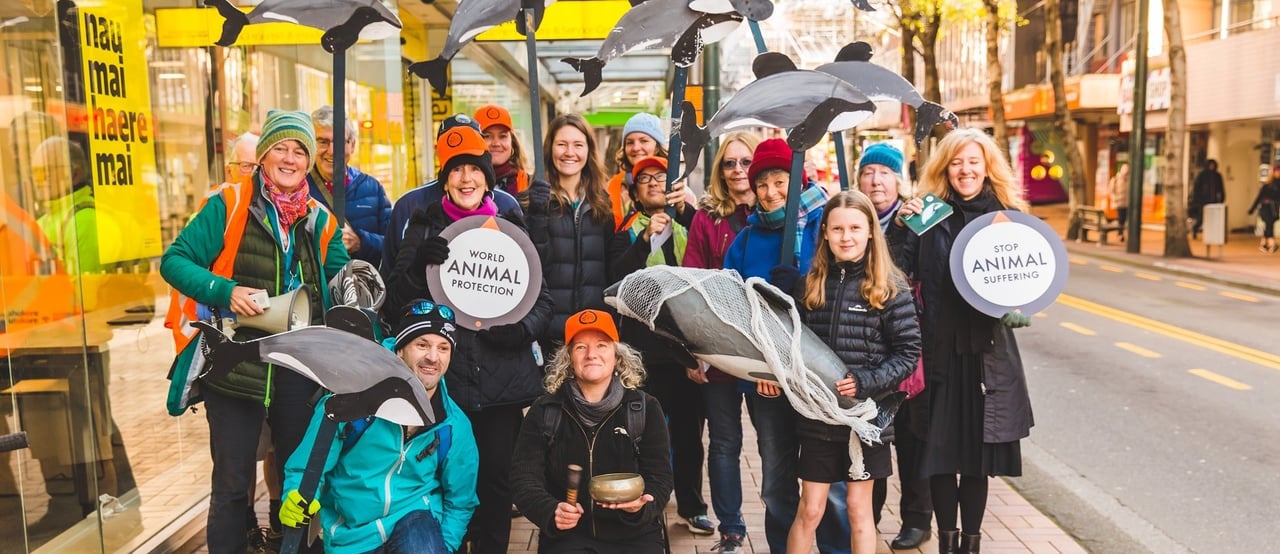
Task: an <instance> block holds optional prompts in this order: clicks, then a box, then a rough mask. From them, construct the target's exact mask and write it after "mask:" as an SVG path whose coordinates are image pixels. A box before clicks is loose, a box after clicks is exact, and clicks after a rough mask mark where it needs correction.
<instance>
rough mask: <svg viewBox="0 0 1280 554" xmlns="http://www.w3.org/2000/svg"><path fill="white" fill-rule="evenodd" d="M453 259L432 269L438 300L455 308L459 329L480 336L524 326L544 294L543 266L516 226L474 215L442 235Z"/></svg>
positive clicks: (429, 278) (433, 293) (429, 280)
mask: <svg viewBox="0 0 1280 554" xmlns="http://www.w3.org/2000/svg"><path fill="white" fill-rule="evenodd" d="M440 237H441V238H443V239H445V240H447V241H449V259H447V260H445V262H444V263H443V264H440V265H436V266H428V267H427V286H428V287H429V288H430V290H431V296H432V298H434V299H436V300H437V301H439V302H441V303H443V304H447V305H449V306H450V307H452V308H453V310H454V312H455V314H456V317H457V322H458V325H460V326H463V327H466V328H469V329H473V330H478V329H486V328H490V327H494V326H497V325H506V324H509V323H516V322H519V321H520V320H521V319H523V318H524V316H525V315H526V314H528V313H529V310H530V309H531V308H533V304H534V302H537V300H538V294H539V292H541V290H542V264H541V262H540V261H539V259H538V252H537V250H535V249H534V247H533V243H532V242H530V241H529V236H528V235H526V234H525V232H524V231H523V230H522V229H520V228H519V227H517V226H516V225H515V224H514V223H511V222H510V221H507V220H505V219H502V218H499V217H493V216H484V215H473V216H471V217H465V218H462V219H460V220H458V221H455V222H454V223H453V224H452V225H450V226H448V227H446V228H445V229H444V231H441V232H440Z"/></svg>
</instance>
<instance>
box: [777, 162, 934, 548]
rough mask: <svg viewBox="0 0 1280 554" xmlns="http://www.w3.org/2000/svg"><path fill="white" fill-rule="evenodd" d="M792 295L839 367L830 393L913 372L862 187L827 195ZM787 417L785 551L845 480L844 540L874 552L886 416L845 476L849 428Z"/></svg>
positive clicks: (809, 530)
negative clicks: (795, 465)
mask: <svg viewBox="0 0 1280 554" xmlns="http://www.w3.org/2000/svg"><path fill="white" fill-rule="evenodd" d="M898 159H899V160H901V158H898ZM899 163H900V162H899ZM793 294H794V295H795V297H796V300H797V302H796V304H797V306H798V307H799V308H800V313H801V318H802V320H803V321H804V324H805V326H806V327H808V328H809V330H811V331H813V332H814V334H816V335H817V336H818V338H820V339H822V341H823V342H824V343H826V344H827V346H830V347H831V350H833V351H834V352H835V353H836V355H837V356H839V357H840V361H842V362H844V365H845V368H846V370H847V372H848V373H847V374H846V376H845V378H844V379H842V380H840V381H838V382H836V391H837V393H839V394H840V395H841V396H845V397H849V398H859V399H868V398H869V399H875V400H878V401H884V400H885V399H887V398H891V397H893V396H894V395H898V394H902V393H899V392H898V384H899V383H901V382H902V380H903V379H906V378H907V376H908V375H910V374H911V372H912V371H914V370H915V368H916V360H917V359H918V358H919V357H920V327H919V324H918V323H917V322H916V309H915V300H914V299H913V298H912V296H911V287H910V286H909V285H908V284H907V281H906V278H905V277H904V276H903V275H902V273H901V272H900V271H898V268H897V267H896V266H895V265H894V264H893V258H892V257H891V256H890V255H889V248H888V245H887V244H886V243H885V239H884V233H883V231H881V229H880V225H879V222H878V221H877V220H876V210H875V206H874V205H872V203H871V199H869V198H867V196H866V195H864V194H862V193H861V192H857V191H851V192H842V193H840V194H837V195H836V196H835V197H833V198H832V199H831V200H830V201H828V202H827V205H826V207H825V208H824V209H823V212H822V227H821V233H820V234H819V235H818V246H817V253H816V254H814V257H813V265H812V266H811V268H810V270H809V275H808V276H807V277H806V278H805V280H804V282H802V283H800V284H799V285H798V286H797V287H796V289H795V290H794V291H793ZM796 419H797V425H796V432H797V434H798V435H799V437H800V466H799V474H800V509H799V511H798V512H797V513H796V521H795V523H794V524H792V525H791V533H790V535H789V536H788V537H787V552H789V553H791V554H807V553H808V552H809V551H810V549H811V548H812V547H813V542H814V533H815V531H816V530H817V528H818V522H819V521H821V519H822V516H823V514H824V511H825V510H826V503H827V495H828V493H829V491H830V488H831V485H830V484H831V483H839V482H845V483H846V484H847V486H848V493H847V494H848V496H847V497H846V498H847V506H848V508H847V510H848V514H847V515H848V518H849V524H850V526H851V527H852V530H853V531H852V534H851V541H850V548H851V549H852V551H853V553H854V554H873V553H874V552H875V551H876V539H877V537H878V533H877V532H876V523H875V516H874V513H873V506H872V493H873V489H874V484H875V480H879V479H886V478H888V477H889V476H890V475H892V474H893V461H892V459H891V455H890V452H889V444H890V442H892V440H893V435H894V430H893V424H892V422H890V423H889V424H888V425H886V426H885V428H884V430H883V431H882V432H881V434H880V440H881V442H880V444H876V445H868V444H864V443H862V442H861V441H858V443H857V447H860V448H861V449H862V457H863V463H864V464H865V469H866V472H865V473H864V474H861V475H853V474H850V473H849V469H850V468H849V466H850V464H851V462H850V455H849V449H850V444H849V441H850V429H849V427H848V426H845V425H831V424H828V423H825V422H821V421H814V420H811V419H808V418H805V417H802V416H801V417H797V418H796ZM890 421H892V414H890Z"/></svg>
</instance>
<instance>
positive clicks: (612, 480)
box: [590, 473, 644, 504]
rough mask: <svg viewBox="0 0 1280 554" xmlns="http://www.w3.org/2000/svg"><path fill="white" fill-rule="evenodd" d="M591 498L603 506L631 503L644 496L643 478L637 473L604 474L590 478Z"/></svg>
mask: <svg viewBox="0 0 1280 554" xmlns="http://www.w3.org/2000/svg"><path fill="white" fill-rule="evenodd" d="M590 490H591V498H592V500H595V501H596V502H600V503H603V504H617V503H622V502H631V501H632V500H635V499H637V498H640V496H641V495H643V494H644V477H641V476H640V475H639V474H637V473H606V474H604V475H597V476H595V477H592V478H591V485H590Z"/></svg>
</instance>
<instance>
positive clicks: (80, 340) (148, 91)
mask: <svg viewBox="0 0 1280 554" xmlns="http://www.w3.org/2000/svg"><path fill="white" fill-rule="evenodd" d="M167 10H168V13H164V12H166V11H167ZM214 13H215V12H214V10H212V9H196V3H195V1H194V0H182V1H178V0H75V1H68V0H63V1H61V2H53V1H52V0H18V1H10V2H0V202H3V205H4V219H3V221H2V222H0V223H2V225H0V235H3V236H2V237H0V307H2V308H3V312H4V318H3V322H2V325H0V345H2V346H3V347H2V348H0V356H2V357H3V359H2V360H0V361H2V362H3V365H0V434H4V433H10V432H15V431H19V430H23V431H26V432H27V433H28V434H29V439H30V447H29V448H28V449H26V450H20V451H16V452H10V453H0V514H3V517H0V553H9V552H34V551H51V552H117V551H132V550H134V549H137V548H139V547H141V546H142V545H145V544H149V541H154V540H155V538H156V536H157V533H159V532H160V531H161V530H162V529H164V528H165V527H166V526H169V525H171V524H173V523H174V521H175V520H176V519H177V518H179V516H180V515H182V514H183V513H185V512H187V511H188V510H191V509H192V508H193V507H196V506H197V505H198V504H199V503H200V501H201V500H202V499H203V498H204V497H205V496H207V494H208V488H209V474H210V467H209V466H210V461H209V453H208V425H207V423H206V421H205V416H204V412H203V410H202V409H199V408H200V407H198V409H197V410H196V411H194V412H188V413H186V414H184V415H182V416H180V417H171V416H169V415H168V414H167V413H166V411H165V397H166V394H167V391H168V385H169V383H168V380H167V378H166V375H167V373H168V370H169V366H170V364H171V362H172V360H173V354H174V352H173V340H172V337H171V335H170V332H169V331H168V330H167V329H165V328H164V326H163V319H164V315H165V313H166V310H167V309H168V303H169V297H168V290H169V289H168V287H167V285H165V283H164V282H163V280H162V279H161V278H160V276H159V273H158V267H159V258H160V255H161V253H162V252H163V250H164V248H165V247H166V246H168V245H169V243H170V242H172V240H173V238H174V237H175V236H176V235H177V233H178V232H179V231H180V230H181V229H182V226H183V225H184V224H185V223H186V222H187V221H188V220H189V219H190V217H191V215H192V214H193V213H194V211H195V209H196V207H197V206H198V205H199V203H200V201H201V199H202V198H203V196H204V195H205V193H206V192H207V191H209V190H210V189H211V187H213V186H216V185H217V184H218V183H220V182H221V181H222V180H223V178H224V177H223V175H224V172H223V167H224V161H225V158H224V155H223V150H224V145H225V144H226V142H227V141H228V140H229V139H231V138H233V137H235V136H237V135H239V134H241V133H244V132H248V131H254V132H256V131H257V130H258V129H259V126H260V125H261V122H262V120H263V119H264V118H265V115H266V112H267V110H268V109H274V108H282V109H292V110H305V111H312V110H314V109H316V108H319V107H320V106H321V105H323V104H327V103H329V102H330V99H331V92H330V91H331V88H332V77H331V73H330V69H331V63H332V57H331V56H330V55H329V54H328V53H326V52H324V51H323V50H322V49H321V48H320V47H319V46H316V45H303V46H298V45H290V44H279V43H280V42H282V41H283V42H288V40H289V37H288V36H285V37H281V36H278V35H277V36H269V37H267V38H271V39H274V42H275V44H266V43H265V42H263V43H259V44H247V45H242V46H237V47H232V48H218V47H210V46H208V44H209V43H211V40H209V39H208V38H207V37H199V36H195V37H192V36H190V33H185V32H183V31H182V30H181V29H180V28H179V27H180V26H182V25H187V26H190V25H192V24H193V23H194V24H195V25H196V27H199V25H200V24H201V22H202V21H203V18H209V17H212V18H217V17H218V16H216V15H214ZM218 21H219V22H220V18H218ZM209 27H210V26H209V25H205V28H209ZM260 35H262V34H261V33H260V34H258V35H253V36H249V35H246V36H245V37H242V38H245V40H242V41H241V44H244V43H245V42H250V43H252V42H254V41H255V40H258V38H257V37H259V36H260ZM214 38H216V37H214ZM186 41H191V43H187V42H186ZM299 42H301V41H299ZM400 48H401V47H400V44H399V42H398V41H397V40H395V39H390V40H386V41H381V42H378V43H368V44H363V43H362V44H359V45H357V46H356V47H354V48H352V50H351V51H350V52H349V57H348V63H347V66H348V76H347V82H346V83H345V86H346V92H347V98H348V105H349V108H348V112H349V118H351V119H352V120H354V121H355V122H356V123H357V128H358V129H359V133H358V140H357V149H356V152H355V154H354V159H352V160H351V161H350V163H351V164H352V165H354V166H356V167H359V168H360V169H361V170H363V171H365V172H366V173H369V174H371V175H373V176H375V177H377V178H378V179H379V180H380V181H382V182H383V183H384V185H385V186H386V187H387V190H388V192H389V193H390V194H391V195H392V197H393V198H394V197H395V196H398V194H399V193H400V192H402V191H404V190H406V189H407V188H409V187H412V186H415V185H416V184H417V183H420V182H422V181H423V180H424V177H425V172H426V170H427V169H429V168H421V167H420V165H421V162H420V160H422V159H424V158H423V156H422V154H421V152H419V151H418V150H419V149H420V146H419V147H415V141H414V137H415V135H417V134H418V133H416V132H415V127H416V126H419V125H422V123H421V122H422V121H423V119H422V115H421V114H420V113H418V107H417V106H418V105H419V104H420V101H419V100H417V96H418V95H419V94H421V90H422V89H421V88H420V84H419V83H416V82H413V81H410V80H408V79H407V78H406V76H405V75H406V73H405V70H404V62H403V61H402V57H401V52H400Z"/></svg>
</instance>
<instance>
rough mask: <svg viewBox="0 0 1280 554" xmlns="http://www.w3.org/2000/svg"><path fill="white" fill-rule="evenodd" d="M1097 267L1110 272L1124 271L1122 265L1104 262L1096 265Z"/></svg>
mask: <svg viewBox="0 0 1280 554" xmlns="http://www.w3.org/2000/svg"><path fill="white" fill-rule="evenodd" d="M1098 269H1101V270H1103V271H1110V272H1112V273H1124V268H1123V267H1116V266H1114V265H1105V264H1104V265H1100V266H1098Z"/></svg>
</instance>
